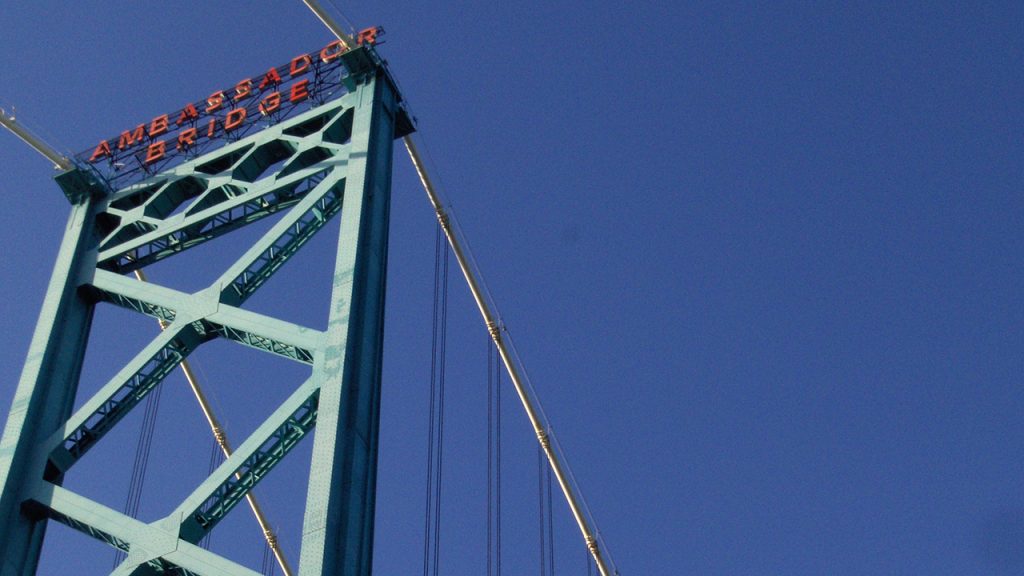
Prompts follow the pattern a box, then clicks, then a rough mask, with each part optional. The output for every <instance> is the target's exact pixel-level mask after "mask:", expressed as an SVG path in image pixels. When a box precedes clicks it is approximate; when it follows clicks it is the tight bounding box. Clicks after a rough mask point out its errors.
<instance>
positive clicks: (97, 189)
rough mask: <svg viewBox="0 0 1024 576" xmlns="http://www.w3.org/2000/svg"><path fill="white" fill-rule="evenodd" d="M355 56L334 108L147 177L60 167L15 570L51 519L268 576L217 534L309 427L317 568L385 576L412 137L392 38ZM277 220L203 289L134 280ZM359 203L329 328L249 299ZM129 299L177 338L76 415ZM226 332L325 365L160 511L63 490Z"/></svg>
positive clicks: (316, 574)
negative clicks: (106, 326)
mask: <svg viewBox="0 0 1024 576" xmlns="http://www.w3.org/2000/svg"><path fill="white" fill-rule="evenodd" d="M343 60H344V61H345V69H344V70H343V71H342V76H344V82H339V83H338V86H342V85H344V86H347V90H343V89H340V88H339V89H338V90H337V91H336V92H335V96H334V97H333V99H330V100H327V101H322V102H320V103H319V104H318V105H317V106H315V107H313V108H311V109H309V110H307V111H305V112H303V113H301V114H299V115H297V116H294V117H291V118H287V119H282V120H280V121H279V122H277V123H276V124H273V125H271V126H269V127H267V128H265V129H263V130H261V131H260V132H257V133H255V134H252V135H249V136H246V137H244V138H240V139H239V140H237V141H235V142H233V143H231V144H229V145H227V146H225V147H223V148H220V149H218V150H216V151H213V152H210V153H208V154H204V155H202V156H198V157H195V158H192V159H190V160H188V161H186V162H184V163H182V164H180V165H178V166H176V167H174V168H170V169H167V170H165V171H164V172H161V173H159V174H155V175H152V176H151V177H148V178H147V179H145V180H144V181H142V182H138V183H134V184H131V185H128V186H125V187H123V188H116V187H114V186H112V185H111V184H110V183H109V182H110V181H109V180H104V179H102V178H100V177H98V176H97V175H96V174H94V173H92V172H91V171H89V170H87V169H85V168H76V169H74V170H71V171H69V172H66V173H64V174H62V175H60V176H58V178H57V180H58V183H59V184H60V186H61V187H62V188H63V190H64V192H65V193H66V194H67V196H68V198H69V199H70V200H71V202H72V210H71V217H70V220H69V223H68V226H67V229H66V232H65V236H64V240H63V243H62V245H61V248H60V252H59V255H58V257H57V262H56V265H55V268H54V272H53V276H52V279H51V281H50V285H49V288H48V290H47V293H46V297H45V301H44V304H43V309H42V312H41V314H40V317H39V320H38V324H37V326H36V330H35V334H34V336H33V338H32V342H31V346H30V349H29V354H28V358H27V360H26V363H25V366H24V369H23V372H22V375H21V380H20V382H19V384H18V387H17V391H16V394H15V397H14V401H13V405H12V407H11V411H10V414H9V416H8V419H7V423H6V425H5V428H4V431H3V437H2V439H0V576H23V575H29V574H35V573H36V570H37V567H38V565H39V559H40V555H41V550H42V542H43V537H44V533H45V530H46V526H47V523H48V522H49V521H57V522H60V523H63V524H65V525H67V526H69V527H71V528H73V529H75V530H78V531H80V532H83V533H85V534H87V535H89V536H91V537H93V538H95V539H98V540H100V541H102V542H105V543H107V544H109V545H110V546H112V547H115V548H118V549H121V550H123V551H124V552H126V553H127V559H126V560H125V561H124V562H123V563H122V564H121V566H119V567H118V568H117V569H116V570H115V572H114V573H115V574H160V573H165V572H166V573H175V574H193V575H210V576H214V575H216V576H224V575H227V576H234V575H256V574H257V573H256V572H254V571H253V570H251V569H248V568H245V567H243V566H240V565H238V564H237V563H235V562H233V561H230V560H228V559H225V558H223V557H220V556H218V555H216V554H214V553H212V552H210V551H208V550H205V549H203V548H202V547H200V546H198V543H199V541H200V540H201V539H202V538H203V537H204V536H206V535H207V534H208V533H209V532H210V531H211V530H213V529H214V528H215V527H216V526H217V524H218V522H219V521H220V520H221V519H223V518H224V516H225V515H226V514H228V513H229V512H230V511H231V510H232V509H234V507H235V506H236V505H237V504H239V503H240V502H241V501H242V500H244V497H245V495H246V494H247V493H248V492H249V491H250V490H252V489H253V487H255V486H256V485H257V484H258V483H259V482H260V480H262V479H263V478H265V477H266V476H267V474H269V473H270V472H271V471H272V470H273V468H274V467H275V465H276V464H277V463H279V462H280V461H281V460H282V459H283V458H284V457H285V456H286V455H287V454H288V453H289V452H290V451H291V449H292V448H294V447H295V445H296V444H298V443H299V441H301V440H302V439H303V438H304V437H305V436H307V435H313V436H314V438H313V440H312V441H313V457H312V463H311V468H310V471H309V480H308V495H307V502H306V508H305V515H304V522H303V533H302V548H301V554H300V573H301V574H303V575H304V576H305V575H309V576H321V575H339V576H341V575H344V576H364V575H368V574H370V572H371V558H372V547H373V546H372V545H373V520H374V500H375V485H376V466H377V437H378V423H379V400H380V378H381V356H382V350H381V348H382V339H383V320H384V292H385V275H386V267H387V246H388V217H389V203H390V184H391V158H392V143H393V140H394V139H395V138H396V137H399V136H402V135H404V133H407V132H408V131H410V130H411V129H412V128H411V125H410V124H409V123H408V120H407V117H406V116H405V115H404V112H403V111H402V109H401V106H400V104H399V100H400V97H399V95H398V93H397V90H396V89H395V86H394V84H393V83H392V82H391V80H390V77H389V76H388V74H387V73H386V71H385V70H384V69H383V67H382V65H381V64H380V62H379V59H378V58H377V57H376V55H375V54H373V52H372V49H369V48H358V49H355V50H353V51H351V52H350V53H348V54H345V55H344V57H343ZM319 80H320V78H319V77H317V81H319ZM275 167H276V168H275ZM267 170H272V171H270V172H267ZM186 203H187V204H186ZM182 206H186V209H185V210H184V212H181V211H180V208H181V207H182ZM273 214H281V217H280V219H279V220H278V221H277V223H275V224H274V225H273V227H271V228H270V230H269V231H267V232H266V233H265V234H264V235H263V236H262V237H261V238H259V239H258V240H256V241H255V242H254V243H252V244H251V246H250V247H249V248H248V250H247V251H246V252H245V253H244V254H243V255H242V256H241V257H240V258H239V259H238V260H237V261H236V262H235V263H234V264H233V265H231V266H230V268H228V269H227V270H226V271H224V272H223V274H221V275H220V276H219V277H218V278H217V280H215V281H214V282H213V283H212V284H211V285H210V286H208V287H207V288H205V289H203V290H200V291H198V292H196V293H194V294H186V293H182V292H179V291H177V290H173V289H171V288H168V287H164V286H160V285H157V284H150V283H144V282H141V281H138V280H136V279H134V278H132V277H131V276H130V275H129V274H130V273H132V272H133V271H135V270H138V269H141V268H143V267H145V266H146V265H148V264H151V263H153V262H156V261H159V260H162V259H164V258H169V257H173V256H176V255H177V254H179V253H181V252H183V251H187V250H188V249H189V248H192V247H194V246H197V245H199V244H202V243H205V242H209V241H215V240H217V239H218V238H220V237H221V236H223V235H225V234H227V233H229V232H232V231H234V230H237V229H239V228H241V227H243V226H245V225H247V224H250V223H252V222H255V221H257V220H260V219H262V218H264V217H266V216H270V215H273ZM339 214H340V220H341V222H340V233H339V238H338V243H337V256H336V262H335V268H334V275H333V287H332V295H331V305H330V312H329V318H328V322H327V324H328V328H327V330H325V331H319V330H314V329H311V328H307V327H303V326H298V325H295V324H292V323H289V322H285V321H282V320H280V319H276V318H272V317H269V316H265V315H262V314H257V313H254V312H252V311H249V310H246V309H245V308H243V304H244V303H245V301H246V300H247V299H248V298H249V297H250V296H252V295H253V294H254V293H255V292H256V291H257V290H259V289H260V288H261V287H262V286H263V285H264V284H265V283H266V282H267V280H268V279H269V278H270V277H271V276H272V275H273V274H274V273H275V272H276V271H277V270H278V269H280V268H281V267H282V266H283V265H284V264H285V263H286V262H287V261H288V260H289V259H290V258H291V257H292V256H293V255H294V254H295V253H296V252H297V251H298V250H299V249H300V248H302V246H303V245H305V244H306V243H307V242H308V241H309V240H310V239H311V238H312V237H313V236H314V235H315V234H316V233H317V232H319V231H320V230H321V229H322V228H324V226H325V225H326V224H327V222H328V221H330V220H331V219H332V218H333V217H334V216H336V215H339ZM111 305H112V306H119V307H122V308H126V309H129V310H132V311H134V312H138V313H141V314H145V315H148V316H152V317H155V318H157V319H159V320H162V321H163V322H165V323H166V324H167V326H166V329H165V330H163V331H162V332H160V333H159V335H157V336H156V337H155V338H154V339H153V340H152V341H151V342H150V343H149V344H148V345H146V346H145V347H144V348H143V349H142V351H141V352H139V353H138V354H137V355H136V356H135V357H134V358H132V359H131V360H130V361H128V362H127V363H126V364H124V365H123V366H121V367H120V369H119V370H118V371H117V374H116V375H115V376H114V377H113V378H112V379H111V380H110V381H109V382H107V383H106V384H105V385H103V386H102V387H101V388H100V390H99V391H98V392H97V393H96V394H95V395H93V396H92V397H91V398H88V399H86V400H85V401H84V403H79V406H80V407H79V408H77V409H75V406H76V392H77V388H78V382H79V375H80V371H81V368H82V363H83V358H84V355H85V350H86V344H87V342H88V340H89V335H90V324H91V320H92V317H93V312H94V310H95V308H96V307H97V306H111ZM214 339H224V340H228V341H232V342H236V343H239V344H242V345H245V346H249V347H252V348H256V349H258V350H260V351H263V352H266V353H270V354H275V355H277V356H283V357H285V358H288V359H290V360H293V361H296V362H299V363H302V364H305V365H307V366H308V367H309V369H310V376H309V378H308V380H306V381H305V382H304V383H302V384H301V385H299V386H298V387H296V388H295V389H294V391H292V392H291V394H290V396H289V397H288V398H287V399H286V400H284V401H283V402H282V403H281V404H280V405H278V406H277V407H276V408H275V409H274V410H273V412H272V414H271V415H270V416H269V417H268V418H267V419H266V420H265V421H264V422H263V423H262V424H261V425H260V426H259V427H258V428H257V429H256V431H255V432H253V433H252V434H251V435H250V436H249V437H248V438H247V439H245V440H244V441H243V442H241V443H239V444H237V447H236V449H235V451H234V453H233V454H232V455H231V456H230V457H229V458H227V459H226V460H225V461H224V462H223V463H222V464H221V465H220V466H219V467H218V468H217V469H216V470H214V472H213V473H211V474H210V475H209V476H208V477H207V478H206V479H205V480H204V481H203V482H201V483H200V484H199V485H198V486H195V488H194V490H193V491H192V493H191V494H190V495H189V496H188V497H187V498H186V499H185V500H184V501H181V502H167V503H166V508H165V509H166V515H165V516H164V517H162V518H161V519H159V520H157V521H154V522H150V523H143V522H141V521H139V520H136V519H134V518H131V517H128V516H126V515H124V514H122V513H120V512H119V511H115V510H113V509H110V508H108V507H106V506H104V505H101V504H99V503H97V502H94V501H92V500H90V499H88V498H86V497H84V496H82V495H80V494H76V493H74V492H73V491H72V490H69V489H68V488H65V487H63V486H62V484H63V482H64V479H65V478H66V477H70V475H72V474H74V473H75V472H76V470H75V469H74V465H75V464H76V462H78V461H79V459H80V458H82V456H83V455H85V454H86V452H87V451H88V450H89V449H91V448H92V447H94V446H95V445H96V444H97V443H99V442H101V441H102V440H103V439H104V437H105V436H106V435H107V434H108V433H109V432H110V430H111V429H112V428H114V427H115V426H116V425H117V424H118V423H119V422H120V421H121V420H122V419H123V418H124V417H125V415H126V414H128V413H129V412H130V411H131V410H132V409H134V408H136V407H137V406H138V405H139V404H140V403H141V402H142V401H143V400H144V399H145V398H146V397H147V395H148V394H150V393H151V392H153V390H154V389H155V388H156V387H157V386H160V385H161V383H162V381H163V380H164V378H165V377H166V376H167V375H168V374H169V373H170V372H172V371H173V370H174V369H175V368H176V367H177V366H178V365H179V364H180V362H181V361H182V360H183V359H184V358H186V357H187V356H188V355H189V354H190V353H191V352H193V351H194V350H195V349H197V348H198V347H199V346H201V345H203V344H205V343H207V342H209V341H211V340H214ZM237 385H242V383H237Z"/></svg>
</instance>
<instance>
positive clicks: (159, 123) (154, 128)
mask: <svg viewBox="0 0 1024 576" xmlns="http://www.w3.org/2000/svg"><path fill="white" fill-rule="evenodd" d="M169 121H170V119H168V118H167V114H164V115H163V116H157V117H156V118H153V121H152V122H151V123H150V124H149V137H150V138H152V137H153V136H157V135H159V134H163V133H164V132H167V124H168V122H169Z"/></svg>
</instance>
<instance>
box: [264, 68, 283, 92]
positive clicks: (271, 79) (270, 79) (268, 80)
mask: <svg viewBox="0 0 1024 576" xmlns="http://www.w3.org/2000/svg"><path fill="white" fill-rule="evenodd" d="M280 83H281V75H280V74H278V73H277V68H271V69H270V70H268V71H267V73H266V74H264V75H263V80H262V81H261V82H260V90H263V89H264V88H266V87H267V86H270V85H271V84H273V85H274V86H277V85H278V84H280Z"/></svg>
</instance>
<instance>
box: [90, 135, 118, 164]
mask: <svg viewBox="0 0 1024 576" xmlns="http://www.w3.org/2000/svg"><path fill="white" fill-rule="evenodd" d="M113 155H114V154H113V153H111V151H110V144H107V141H106V140H104V141H103V142H100V145H99V146H97V147H96V150H95V151H93V153H92V157H91V158H89V162H95V161H96V160H98V159H99V158H103V157H104V156H113Z"/></svg>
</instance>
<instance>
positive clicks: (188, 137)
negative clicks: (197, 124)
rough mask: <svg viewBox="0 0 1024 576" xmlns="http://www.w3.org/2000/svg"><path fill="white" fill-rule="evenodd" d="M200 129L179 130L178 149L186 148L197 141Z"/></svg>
mask: <svg viewBox="0 0 1024 576" xmlns="http://www.w3.org/2000/svg"><path fill="white" fill-rule="evenodd" d="M197 134H199V131H198V130H196V129H195V128H189V129H187V130H182V131H181V132H178V150H184V149H185V148H188V147H190V146H192V145H193V144H195V143H196V135H197Z"/></svg>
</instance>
